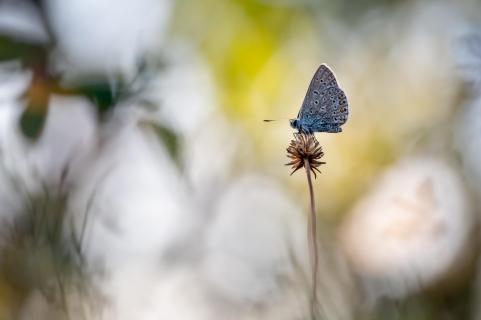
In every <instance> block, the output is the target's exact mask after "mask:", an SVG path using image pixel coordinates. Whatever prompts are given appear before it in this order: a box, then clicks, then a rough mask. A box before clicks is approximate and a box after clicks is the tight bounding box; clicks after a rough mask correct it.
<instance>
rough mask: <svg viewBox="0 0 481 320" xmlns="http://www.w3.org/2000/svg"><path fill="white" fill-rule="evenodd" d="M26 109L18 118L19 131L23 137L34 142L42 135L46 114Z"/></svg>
mask: <svg viewBox="0 0 481 320" xmlns="http://www.w3.org/2000/svg"><path fill="white" fill-rule="evenodd" d="M30 109H31V108H27V109H26V110H25V111H24V112H23V113H22V116H21V117H20V123H19V125H20V129H21V131H22V133H23V134H24V135H25V137H27V138H29V139H31V140H36V139H37V138H38V137H39V136H40V134H41V133H42V130H43V127H44V125H45V120H46V117H47V113H43V112H38V111H32V110H30Z"/></svg>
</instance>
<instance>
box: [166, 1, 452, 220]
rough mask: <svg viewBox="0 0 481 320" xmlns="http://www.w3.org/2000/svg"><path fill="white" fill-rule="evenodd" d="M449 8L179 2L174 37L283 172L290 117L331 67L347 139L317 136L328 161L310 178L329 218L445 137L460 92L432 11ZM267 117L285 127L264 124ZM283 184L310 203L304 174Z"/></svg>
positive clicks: (261, 152)
mask: <svg viewBox="0 0 481 320" xmlns="http://www.w3.org/2000/svg"><path fill="white" fill-rule="evenodd" d="M333 6H334V7H335V5H333ZM322 8H325V10H322ZM449 10H450V9H449V7H442V6H437V5H436V4H430V3H427V4H425V3H417V4H409V3H397V4H395V5H392V6H389V7H383V6H379V7H376V10H372V12H370V11H369V8H368V7H367V8H365V12H359V15H358V16H357V17H356V19H355V20H350V21H343V20H342V19H341V16H336V15H335V14H339V12H337V13H336V11H335V10H331V8H330V6H329V5H325V6H324V7H323V6H322V5H308V4H307V3H302V2H299V3H298V4H296V3H295V2H292V1H285V2H284V1H253V0H252V1H234V0H232V1H220V0H210V1H202V2H189V1H183V2H181V4H180V5H179V7H178V12H177V19H175V21H176V23H175V26H176V27H175V30H176V31H177V32H179V33H180V34H182V35H184V36H187V37H189V38H193V39H195V41H197V42H198V44H199V45H200V48H201V50H202V53H203V55H204V56H205V58H206V59H207V61H208V63H209V65H210V66H211V67H212V70H213V73H214V75H215V79H216V81H217V84H218V86H219V90H218V95H219V101H220V106H221V108H222V109H223V110H224V111H225V113H227V114H228V115H229V116H230V117H231V119H232V120H235V122H238V123H240V124H241V127H242V128H244V130H245V132H247V133H248V135H250V137H251V138H252V140H253V141H254V149H255V152H256V156H255V158H256V161H259V162H260V163H262V164H263V167H265V168H266V170H268V171H269V170H270V171H269V172H271V173H273V174H275V175H279V176H287V168H284V167H283V166H282V165H281V164H282V163H283V161H284V160H285V151H284V150H285V147H286V146H287V144H288V141H289V139H290V137H291V132H292V129H291V128H290V127H289V126H288V121H287V120H286V119H289V118H294V117H295V116H296V114H297V112H298V110H299V108H300V106H301V103H302V100H303V97H304V94H305V92H306V90H307V87H308V85H309V82H310V79H311V77H312V74H313V73H314V71H315V70H316V68H317V67H318V65H320V64H321V63H327V64H328V65H330V66H331V67H332V68H333V70H334V72H335V73H336V75H337V79H338V82H339V83H340V85H341V87H342V88H343V89H344V90H345V92H346V94H347V97H348V100H349V105H350V118H349V121H348V123H347V124H346V125H345V126H344V127H343V128H344V129H343V130H344V132H343V133H341V134H338V135H332V134H318V139H319V140H320V142H321V144H322V145H323V146H324V149H325V153H326V156H325V160H326V161H327V165H326V166H325V167H324V168H322V171H323V175H322V176H321V177H320V178H319V179H318V180H317V181H316V184H317V185H318V186H319V187H318V188H319V189H318V190H319V191H318V192H319V193H320V194H321V195H322V196H321V197H320V198H321V199H322V200H321V201H319V204H318V205H319V207H320V209H321V210H320V212H321V214H324V215H328V216H332V215H338V214H340V213H342V212H344V211H345V209H346V208H348V207H349V205H350V203H351V202H352V200H354V199H355V198H356V197H357V196H359V195H360V194H361V192H362V191H363V190H365V188H366V187H367V186H368V185H369V183H370V181H371V178H373V177H374V176H375V175H376V174H377V173H378V172H379V171H380V170H381V169H382V168H383V167H384V166H385V165H387V164H389V163H391V162H392V161H393V160H394V159H396V158H398V157H399V156H402V155H404V154H408V153H409V152H411V151H413V150H415V149H416V148H419V147H420V145H422V144H426V143H427V144H430V143H433V141H432V139H431V137H432V136H433V134H432V132H438V131H439V130H442V126H443V125H444V122H443V121H446V120H447V117H448V116H449V114H450V112H451V110H452V107H453V103H454V102H455V99H456V95H457V87H458V86H457V79H456V76H452V73H453V68H454V66H453V65H452V63H451V65H450V62H449V61H451V60H452V58H451V57H450V56H449V50H448V49H449V45H450V44H449V41H448V40H447V38H448V37H447V34H448V33H449V31H450V28H451V27H450V26H449V25H447V24H444V25H443V22H442V19H440V18H438V19H433V16H434V15H436V16H441V17H442V16H446V17H447V16H448V15H449ZM192 12H195V13H196V14H195V15H192ZM366 12H367V14H366ZM329 13H334V14H329ZM341 13H342V11H341ZM187 17H190V18H191V20H190V21H188V18H187ZM192 19H194V20H192ZM433 57H436V58H437V59H438V60H439V61H443V63H442V65H440V63H438V62H436V61H435V60H433ZM446 62H448V63H446ZM265 118H273V119H276V118H277V119H281V120H280V121H279V122H277V123H271V124H265V123H262V119H265ZM250 156H251V157H252V155H250ZM287 181H290V182H291V183H292V184H293V186H294V189H295V190H297V194H298V196H299V197H306V195H305V192H304V191H305V189H304V188H305V186H304V184H305V181H304V180H303V179H302V177H295V178H292V179H290V178H289V179H286V182H287ZM304 200H305V199H304ZM306 203H307V202H306Z"/></svg>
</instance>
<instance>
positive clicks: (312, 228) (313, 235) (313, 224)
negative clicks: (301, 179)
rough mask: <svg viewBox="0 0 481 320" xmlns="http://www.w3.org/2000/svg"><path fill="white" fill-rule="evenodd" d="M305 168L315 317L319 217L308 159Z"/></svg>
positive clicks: (312, 300) (312, 302)
mask: <svg viewBox="0 0 481 320" xmlns="http://www.w3.org/2000/svg"><path fill="white" fill-rule="evenodd" d="M304 168H305V169H306V175H307V184H308V185H309V196H310V199H311V211H310V215H309V217H308V223H307V235H308V236H307V237H308V242H309V259H310V262H311V270H312V296H311V314H312V316H314V314H315V307H316V304H317V269H318V264H319V261H318V260H319V257H318V251H317V217H316V203H315V201H314V189H313V187H312V179H311V166H310V164H309V160H308V159H307V158H305V159H304Z"/></svg>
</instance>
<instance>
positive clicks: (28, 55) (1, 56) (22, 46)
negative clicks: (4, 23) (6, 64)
mask: <svg viewBox="0 0 481 320" xmlns="http://www.w3.org/2000/svg"><path fill="white" fill-rule="evenodd" d="M46 52H47V50H46V48H45V47H44V46H43V45H41V44H35V43H28V42H24V41H22V40H19V39H12V38H10V37H8V36H5V35H0V62H1V61H8V60H21V61H22V63H23V64H24V65H32V64H35V63H36V62H37V61H43V60H44V57H46V55H47V53H46Z"/></svg>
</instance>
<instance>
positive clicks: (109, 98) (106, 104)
mask: <svg viewBox="0 0 481 320" xmlns="http://www.w3.org/2000/svg"><path fill="white" fill-rule="evenodd" d="M74 90H75V91H77V92H78V93H79V94H81V95H84V96H85V97H87V98H88V99H89V100H90V101H92V103H93V104H94V105H95V106H96V107H97V111H98V114H99V116H100V118H101V119H103V117H104V115H105V114H106V113H107V112H108V111H110V110H112V109H113V108H114V106H115V105H116V103H117V102H118V94H116V93H115V92H114V91H113V89H112V86H111V85H110V84H109V83H108V82H106V81H105V82H104V81H95V82H90V83H85V84H82V85H80V86H79V87H76V88H74Z"/></svg>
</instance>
